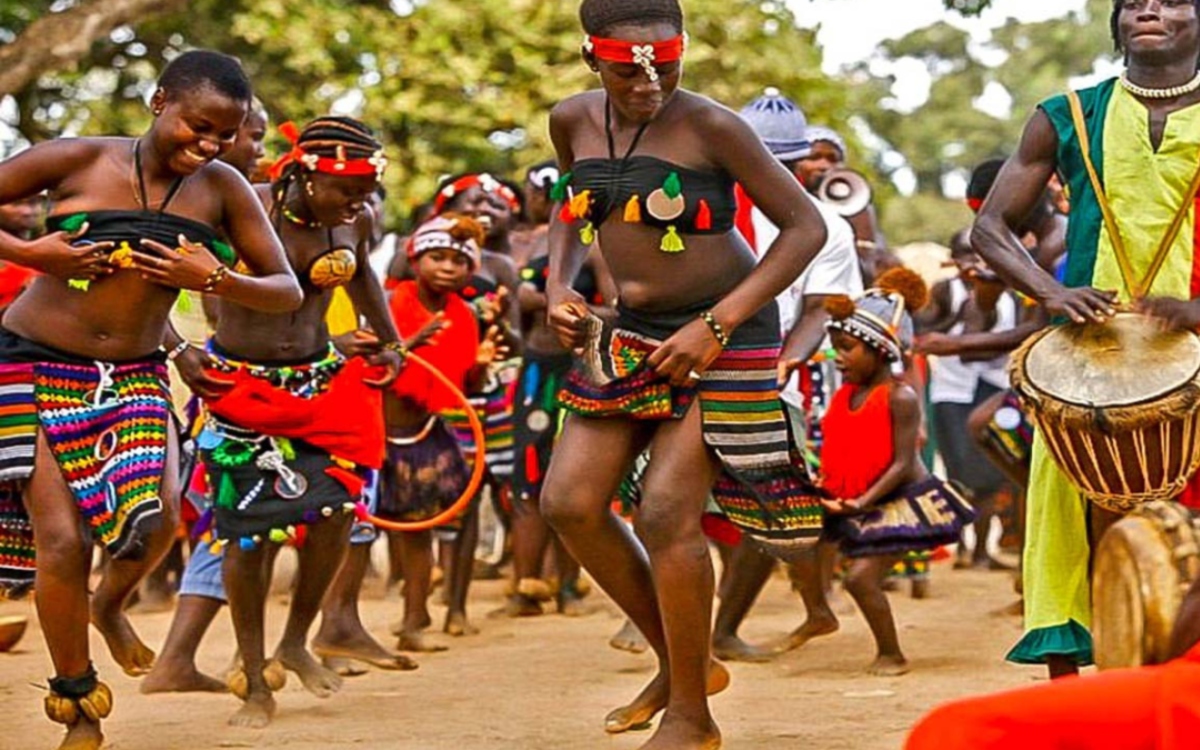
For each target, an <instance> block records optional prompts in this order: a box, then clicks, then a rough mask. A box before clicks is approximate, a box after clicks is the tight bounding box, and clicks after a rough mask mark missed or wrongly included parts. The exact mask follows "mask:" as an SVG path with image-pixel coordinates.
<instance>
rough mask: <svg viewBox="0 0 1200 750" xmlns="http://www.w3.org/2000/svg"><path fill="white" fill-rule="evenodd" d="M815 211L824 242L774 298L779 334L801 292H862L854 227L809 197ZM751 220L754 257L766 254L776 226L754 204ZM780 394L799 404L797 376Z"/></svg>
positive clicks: (791, 321) (791, 322)
mask: <svg viewBox="0 0 1200 750" xmlns="http://www.w3.org/2000/svg"><path fill="white" fill-rule="evenodd" d="M813 205H814V206H816V208H817V212H818V213H820V214H821V219H823V220H824V222H825V233H826V238H825V244H824V245H822V246H821V249H820V250H819V251H818V252H817V254H816V257H814V258H813V259H812V262H811V263H809V264H808V267H807V268H805V269H804V272H803V273H801V274H800V276H799V278H797V279H796V280H795V281H794V282H792V284H791V286H789V287H788V288H787V289H784V290H783V291H782V292H781V293H780V294H779V296H778V297H776V298H775V301H776V302H777V303H778V305H779V329H780V331H781V332H782V335H783V336H785V337H786V336H787V335H788V332H789V331H791V330H792V328H793V327H794V326H795V324H796V312H797V311H798V310H799V309H800V304H801V302H802V300H803V299H804V297H805V295H811V294H821V295H831V294H845V295H849V296H851V297H858V296H859V295H861V294H862V293H863V280H862V270H861V269H860V268H859V265H858V253H857V251H856V250H855V247H854V230H853V229H852V228H851V226H850V222H848V221H846V219H845V218H843V217H842V216H841V215H840V214H839V213H838V212H837V211H834V210H833V209H832V208H830V207H829V206H828V205H826V204H824V203H822V202H821V201H818V200H815V199H814V200H813ZM751 220H752V221H753V222H754V239H755V244H756V245H758V247H757V248H756V249H757V251H758V257H759V258H762V256H763V255H765V254H766V251H767V249H768V248H770V246H771V243H772V242H774V241H775V238H776V237H778V236H779V229H778V228H777V227H776V226H775V225H774V224H773V223H771V220H770V219H768V218H767V217H766V216H765V215H764V214H763V213H762V211H759V210H758V207H757V206H756V207H755V208H754V209H753V211H752V213H751ZM780 397H781V398H782V399H783V400H784V401H787V402H788V403H789V404H792V405H793V406H797V407H799V406H801V405H802V404H803V400H802V398H801V396H800V384H799V376H797V375H793V376H792V379H791V380H789V381H788V384H787V386H785V387H784V389H783V391H782V392H781V393H780Z"/></svg>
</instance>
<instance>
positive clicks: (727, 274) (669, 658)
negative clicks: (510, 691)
mask: <svg viewBox="0 0 1200 750" xmlns="http://www.w3.org/2000/svg"><path fill="white" fill-rule="evenodd" d="M580 16H581V19H582V22H583V27H584V29H585V31H586V32H587V35H588V36H587V38H586V41H585V44H584V57H585V60H586V61H587V63H588V65H589V67H591V68H592V69H593V70H594V71H596V72H597V73H599V75H600V80H601V82H602V84H603V89H601V90H596V91H589V92H587V93H584V94H580V95H577V96H574V97H572V98H570V99H568V100H566V101H564V102H562V103H561V104H559V105H558V106H557V107H556V108H555V109H554V112H553V113H552V114H551V125H550V131H551V137H552V138H553V141H554V144H555V148H556V150H557V152H558V158H559V164H560V165H561V167H562V168H563V170H564V179H563V180H562V181H560V184H559V185H558V186H557V187H558V190H557V191H556V196H555V197H556V198H563V199H564V200H563V201H562V207H561V210H560V213H559V216H558V220H557V221H556V222H554V223H553V224H552V225H551V229H550V258H551V261H550V278H549V280H548V283H547V296H548V298H549V318H550V322H551V325H552V327H553V328H554V329H555V330H556V332H557V333H558V334H559V337H560V340H561V341H562V343H563V344H564V346H567V347H568V348H571V349H573V350H574V349H582V348H584V346H585V343H586V344H589V345H592V344H597V343H598V342H597V341H595V339H594V338H590V337H589V336H588V333H589V332H593V333H594V332H595V331H596V325H597V324H598V321H596V320H595V319H594V318H591V317H590V316H589V314H588V310H587V306H586V300H584V299H583V298H582V297H581V296H580V295H579V294H578V293H576V292H574V291H572V289H571V284H572V282H573V281H574V278H575V276H576V274H577V273H578V271H579V267H580V265H581V263H582V261H583V259H584V257H585V256H586V253H587V247H588V246H589V245H590V244H591V242H592V241H593V240H594V239H596V238H597V236H598V240H599V245H600V250H601V252H602V253H603V256H604V259H605V261H606V264H607V265H608V267H609V269H610V270H611V272H612V274H613V278H614V280H615V282H616V285H617V288H618V290H619V292H620V300H621V306H620V308H619V310H618V319H617V323H616V328H615V329H613V330H610V331H606V332H604V333H603V334H602V337H603V338H604V341H605V346H604V351H603V352H600V351H598V350H597V349H598V347H591V346H589V347H588V349H587V350H586V351H584V352H582V353H583V355H584V357H585V358H586V359H587V360H588V361H590V362H591V363H592V365H593V366H590V367H587V368H586V370H587V374H585V372H584V370H583V369H581V370H577V371H572V374H571V376H570V377H569V378H568V380H567V386H566V388H567V393H566V394H565V395H564V397H563V399H564V405H565V407H566V408H567V409H568V410H569V411H571V412H573V413H572V414H570V416H568V418H567V421H566V424H565V426H564V428H563V434H562V436H561V438H560V439H559V443H558V448H557V450H556V451H555V454H554V457H553V458H552V460H551V464H550V470H549V474H548V476H547V477H546V482H545V487H544V489H543V492H542V511H543V513H544V514H545V516H546V519H547V520H548V521H549V522H550V524H551V526H552V527H553V528H554V529H555V530H556V531H557V532H558V533H559V534H560V536H561V537H562V538H563V541H564V542H565V543H566V545H567V547H568V549H569V550H570V551H571V552H572V554H574V555H575V556H576V558H577V559H579V561H580V562H581V563H583V565H584V566H585V567H586V568H587V569H588V571H589V572H590V573H591V575H592V576H593V577H594V578H595V580H596V581H597V582H598V583H599V584H600V585H601V586H602V587H603V588H604V589H605V590H606V591H607V592H608V593H609V594H610V595H611V596H612V597H613V599H615V600H616V602H617V603H618V604H619V605H620V606H621V608H622V609H623V610H624V611H625V613H626V614H627V615H628V616H629V617H630V618H631V619H632V620H633V622H634V623H635V624H636V625H637V627H638V628H639V629H640V630H641V631H642V632H643V633H645V635H646V637H647V639H648V641H649V642H650V644H651V647H652V648H653V649H654V651H655V653H656V655H657V656H658V660H659V674H658V675H657V676H656V677H655V678H654V680H653V681H652V682H651V683H650V684H649V685H648V686H647V687H646V688H645V689H644V690H643V691H642V693H641V694H640V695H639V696H638V697H637V698H636V699H634V701H633V702H631V703H630V704H629V705H627V706H624V707H622V708H619V709H617V710H615V711H613V712H612V713H611V714H609V716H608V718H607V720H606V729H607V730H608V731H610V732H622V731H625V730H627V729H629V728H631V727H634V726H637V725H639V724H642V723H644V722H646V721H648V720H650V719H651V718H652V717H653V716H654V715H655V714H656V713H658V712H659V711H660V710H662V709H664V708H666V709H667V710H666V714H665V716H664V718H663V720H662V723H661V724H660V726H659V727H658V730H657V731H656V732H655V734H654V736H653V737H652V738H651V739H650V741H649V743H648V744H647V745H646V746H645V747H647V748H668V747H669V748H714V747H718V746H719V745H720V741H721V740H720V732H719V731H718V729H717V726H716V724H715V722H714V721H713V719H712V716H711V715H710V713H709V710H708V701H707V697H706V692H715V691H716V690H719V689H721V688H723V687H724V686H725V684H726V683H727V680H728V673H727V672H726V671H725V670H724V668H723V667H721V666H719V665H716V664H714V663H713V662H712V658H711V655H710V653H709V622H710V619H711V611H712V594H713V571H712V565H711V564H710V562H709V558H708V545H707V542H706V540H705V536H704V532H703V531H702V529H701V517H702V515H703V511H704V508H705V502H706V499H707V498H708V496H709V493H710V490H712V492H713V495H714V496H715V498H716V500H717V502H718V503H719V504H720V505H721V509H722V511H723V512H724V513H726V514H727V515H729V516H730V517H731V518H732V519H734V520H736V521H737V522H739V523H740V524H742V525H743V526H744V527H745V528H747V529H749V530H750V531H751V533H752V534H754V535H755V536H758V537H761V538H764V539H767V540H769V542H770V543H771V544H772V546H776V547H778V548H781V549H789V550H794V549H795V548H796V547H797V546H799V545H801V544H803V543H804V542H802V541H801V540H802V539H803V538H808V539H811V538H812V537H813V536H814V535H815V533H816V526H817V525H818V524H819V519H820V513H819V509H818V508H819V506H818V505H817V502H816V500H815V499H814V498H813V497H812V495H811V487H810V486H809V485H808V483H807V481H806V478H805V477H804V473H803V470H802V469H801V468H799V463H798V459H795V460H793V457H792V456H790V455H789V446H788V443H787V430H786V421H785V419H784V416H783V413H782V411H781V409H780V406H779V400H778V391H777V390H776V386H775V366H776V360H777V358H778V355H779V317H778V313H777V311H776V307H775V304H774V302H773V300H774V297H775V295H777V294H778V293H779V292H781V291H782V290H783V288H784V287H785V286H786V285H787V284H788V283H790V282H791V280H793V279H795V278H796V277H797V276H798V275H799V274H800V272H801V271H803V270H804V267H805V265H806V264H807V263H808V262H809V261H810V260H811V259H812V258H813V256H814V255H815V254H816V252H817V251H818V250H819V249H820V247H821V244H822V243H823V242H824V241H825V231H824V227H823V225H822V223H821V219H820V215H819V214H818V213H817V211H816V209H815V208H814V207H813V206H812V204H811V202H810V201H809V199H808V198H807V197H806V196H805V195H804V191H803V190H802V189H801V187H800V186H799V185H798V184H797V183H796V180H795V179H794V178H793V177H792V176H791V175H790V174H788V172H787V170H785V169H784V168H783V167H782V166H780V165H779V162H778V161H776V160H775V159H773V158H772V157H771V155H770V153H768V152H767V150H766V149H765V148H763V146H762V144H761V143H760V142H759V140H758V138H757V136H755V134H754V132H753V131H752V130H751V129H750V127H749V126H748V125H746V123H745V122H744V121H743V120H742V119H741V118H739V117H738V116H737V115H736V114H735V113H733V112H731V111H729V110H727V109H725V108H723V107H721V106H719V105H717V104H715V103H713V102H712V101H711V100H709V99H706V98H704V97H701V96H699V95H696V94H693V93H691V92H689V91H685V90H682V89H678V85H679V79H680V73H681V67H682V64H681V58H682V56H683V47H684V36H683V13H682V11H681V9H680V7H679V3H678V2H677V1H676V0H635V1H633V2H630V1H629V0H621V1H618V0H585V1H584V3H583V5H582V7H581V9H580ZM735 181H740V182H742V184H743V185H744V186H745V188H746V192H747V193H748V194H749V195H750V197H751V198H752V199H753V200H754V201H755V203H756V204H757V205H758V206H759V207H760V208H761V209H762V210H763V213H764V214H766V215H767V217H768V218H770V219H771V221H773V222H774V223H775V224H776V225H777V226H778V227H779V228H780V234H779V237H778V238H777V239H776V241H775V242H774V243H773V244H772V246H771V248H770V250H769V251H768V252H767V253H766V257H765V258H764V259H763V261H762V263H760V264H759V265H758V266H757V267H756V266H755V264H754V256H753V255H752V253H751V252H750V250H749V248H748V247H747V246H746V244H745V242H743V241H742V239H741V237H740V236H739V235H737V234H736V233H734V232H732V231H731V230H732V229H733V216H734V208H735V206H734V196H733V185H734V182H735ZM601 354H604V355H605V356H604V357H600V355H601ZM601 381H603V382H601ZM760 428H761V429H760ZM647 447H648V448H649V450H650V456H651V458H650V461H649V463H648V465H647V468H646V471H645V475H644V481H643V484H642V486H641V498H642V500H641V506H640V508H639V510H638V514H637V521H636V529H637V538H635V537H634V536H633V535H631V534H629V533H628V532H627V530H626V528H625V526H624V524H622V523H621V521H620V520H618V519H617V517H616V516H615V515H613V513H612V512H611V511H610V510H609V502H610V500H611V498H612V497H614V495H615V494H616V492H617V488H618V485H619V484H620V482H621V480H622V478H623V477H625V476H626V474H627V473H628V472H629V470H630V468H631V466H632V464H633V461H634V459H635V458H636V457H637V456H638V455H639V454H640V453H641V452H642V451H643V449H646V448H647ZM651 571H653V575H652V574H651Z"/></svg>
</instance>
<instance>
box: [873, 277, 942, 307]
mask: <svg viewBox="0 0 1200 750" xmlns="http://www.w3.org/2000/svg"><path fill="white" fill-rule="evenodd" d="M875 286H876V288H878V289H882V290H883V291H885V292H887V293H889V294H899V295H900V296H901V297H903V298H904V308H905V309H906V310H908V312H910V313H914V312H916V311H917V310H920V309H921V308H922V307H924V306H925V303H926V302H928V301H929V287H927V286H926V285H925V280H924V279H922V278H921V275H920V274H919V273H917V272H916V271H914V270H912V269H911V268H904V267H900V268H893V269H891V270H890V271H885V272H884V273H883V274H882V275H881V276H880V277H879V278H878V279H876V280H875Z"/></svg>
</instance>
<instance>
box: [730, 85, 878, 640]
mask: <svg viewBox="0 0 1200 750" xmlns="http://www.w3.org/2000/svg"><path fill="white" fill-rule="evenodd" d="M741 115H742V117H743V118H744V119H746V120H747V121H748V122H749V123H750V125H751V127H753V128H754V130H755V132H756V133H758V135H759V137H760V138H762V140H763V142H764V143H765V144H766V146H767V148H768V149H769V150H770V151H771V153H772V154H773V155H774V156H775V158H777V159H779V161H780V162H781V163H783V165H784V166H785V167H787V168H788V169H789V170H790V171H791V172H792V174H794V175H796V178H797V180H799V179H800V172H799V168H800V163H801V161H802V160H803V159H804V158H805V157H807V156H808V155H809V153H810V151H811V144H810V143H809V141H808V140H807V137H806V129H807V123H806V121H805V117H804V113H803V112H802V111H801V110H800V108H799V107H797V106H796V104H795V103H794V102H792V101H791V100H789V99H787V98H786V97H784V96H782V95H780V93H779V91H778V90H777V89H773V88H769V89H767V90H766V92H765V93H764V94H763V96H761V97H759V98H758V99H756V100H755V101H754V102H752V103H751V104H749V105H747V106H746V107H745V108H744V109H743V110H742V112H741ZM738 197H739V209H738V222H737V223H738V227H739V229H741V230H742V233H743V234H744V235H746V239H747V241H748V242H749V243H750V245H751V247H753V248H756V249H757V248H765V247H769V246H770V243H771V241H772V240H774V238H775V236H776V235H777V234H778V233H779V230H778V229H777V228H776V227H775V226H774V225H773V224H772V223H771V222H770V221H769V220H768V219H767V218H766V217H765V216H763V215H762V213H761V212H760V211H759V210H758V209H757V208H756V207H754V206H753V205H752V204H750V202H749V200H748V199H747V198H746V197H745V195H744V194H742V193H741V192H740V191H739V196H738ZM814 205H815V206H816V207H817V209H818V211H819V212H820V214H821V218H822V219H823V220H824V222H825V231H826V235H827V239H826V242H825V245H824V246H823V247H822V248H821V250H820V252H818V253H817V255H816V257H815V258H813V260H812V262H811V263H810V264H809V265H808V268H807V269H805V271H804V273H802V274H801V275H800V276H799V278H797V279H796V281H795V282H794V283H793V284H792V285H791V286H790V287H788V288H787V289H785V290H784V291H783V292H782V293H781V294H780V295H779V297H778V298H777V302H778V303H779V310H780V328H781V331H782V333H783V336H784V344H783V350H782V351H781V353H780V360H779V382H780V386H781V393H780V397H781V398H782V400H783V402H784V405H785V407H786V410H787V412H788V418H789V422H790V423H791V428H792V429H791V431H792V438H793V440H795V441H796V442H797V448H799V449H800V450H801V451H804V450H805V448H806V434H807V424H806V419H805V417H806V416H807V417H808V420H807V421H808V422H815V421H816V419H818V418H819V416H820V414H817V413H812V412H813V411H814V410H813V409H812V406H813V403H814V400H811V399H810V400H809V401H808V403H806V400H805V398H804V396H803V395H802V393H801V389H800V387H799V374H800V372H801V371H802V370H803V369H804V368H805V367H806V366H807V364H808V362H809V360H810V359H812V357H813V355H814V354H816V352H817V351H818V349H819V348H820V347H821V344H822V342H823V341H825V338H826V335H825V323H826V322H827V321H828V319H829V315H828V313H827V312H825V309H824V301H825V299H826V298H827V297H829V296H831V295H837V294H844V295H849V296H852V297H857V296H858V295H860V294H862V292H863V280H862V273H861V271H860V267H859V262H858V255H857V253H856V250H855V244H854V231H853V229H852V228H851V226H850V224H849V223H848V222H847V221H846V220H845V219H844V218H842V217H841V216H840V215H839V214H838V213H837V212H836V211H834V210H833V209H832V208H830V207H829V206H826V205H824V204H822V203H820V202H818V201H814ZM822 369H826V368H822ZM827 375H829V376H831V375H832V370H829V371H828V373H827ZM816 380H817V381H819V380H820V378H819V377H818V378H816ZM829 385H833V384H832V383H829ZM821 386H822V384H821V383H820V382H815V383H814V387H815V388H816V389H817V390H818V391H819V390H821ZM829 392H832V389H829ZM811 393H812V391H810V394H811ZM815 402H817V403H820V402H821V399H819V398H818V399H815ZM806 410H807V411H808V412H809V413H807V415H806ZM835 557H836V551H835V549H834V548H831V547H830V546H829V545H824V544H822V545H821V551H820V552H818V549H817V548H814V549H812V550H809V551H808V552H806V553H805V554H804V555H803V556H802V557H801V558H800V559H799V560H797V561H795V562H793V563H792V564H791V565H790V566H789V574H790V575H791V576H792V579H793V581H794V582H795V583H796V585H797V588H798V589H799V590H800V592H801V597H802V598H803V600H804V604H805V608H806V609H807V610H808V619H807V620H806V621H805V623H804V624H803V625H801V626H800V627H799V628H797V629H796V630H795V631H794V632H793V633H791V634H790V635H789V636H787V638H785V639H784V641H783V642H782V643H781V644H779V645H778V646H776V647H773V648H762V647H756V646H752V645H750V644H748V643H746V642H744V641H743V640H741V638H739V637H738V635H737V630H738V627H739V626H740V625H741V623H742V620H743V619H744V618H745V616H746V614H747V613H748V612H749V610H750V607H751V606H752V605H753V603H754V599H755V598H756V597H757V596H758V594H759V592H760V591H761V590H762V587H763V585H764V584H765V583H766V581H767V578H768V577H769V576H770V574H771V571H772V569H773V568H774V561H773V559H772V558H771V557H769V556H768V555H766V554H764V553H763V552H761V551H759V550H758V549H757V548H756V547H754V546H753V545H752V544H748V543H746V542H744V541H743V542H742V543H741V544H740V545H739V546H738V547H737V548H736V549H735V550H734V551H733V553H732V555H730V556H729V558H728V563H727V569H726V571H725V574H724V575H723V576H722V581H721V588H720V597H721V604H720V607H719V608H718V610H717V618H716V624H715V625H714V627H713V653H714V655H715V656H717V657H718V658H720V659H725V660H736V661H766V660H768V659H771V658H773V657H774V656H777V655H778V654H780V653H783V652H784V651H786V650H790V649H792V648H796V647H798V646H800V645H802V644H803V643H804V642H806V641H807V640H809V639H810V638H812V637H814V636H817V635H823V634H826V633H832V632H833V631H835V630H837V627H838V624H837V618H836V616H834V614H833V611H832V610H831V609H830V608H829V605H828V602H827V601H826V597H825V592H824V589H823V584H822V581H824V580H827V577H826V576H823V575H822V571H824V570H826V569H828V570H829V571H831V570H832V566H833V561H834V559H835Z"/></svg>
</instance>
